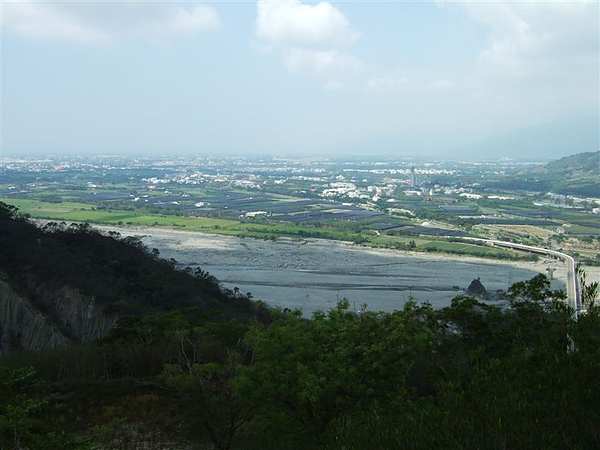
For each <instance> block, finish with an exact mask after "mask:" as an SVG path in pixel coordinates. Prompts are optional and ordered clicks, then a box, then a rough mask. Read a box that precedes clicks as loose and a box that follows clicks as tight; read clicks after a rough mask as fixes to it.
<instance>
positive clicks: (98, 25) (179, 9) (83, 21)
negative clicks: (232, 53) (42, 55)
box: [3, 2, 221, 44]
mask: <svg viewBox="0 0 600 450" xmlns="http://www.w3.org/2000/svg"><path fill="white" fill-rule="evenodd" d="M3 8H4V10H3V12H4V20H3V22H4V24H3V26H4V27H6V29H7V30H9V31H11V32H13V33H16V34H19V35H22V36H26V37H31V38H40V39H56V40H66V41H71V42H78V43H83V44H106V43H110V42H114V41H116V40H119V39H122V38H143V39H147V40H150V41H153V42H157V43H163V42H164V41H165V40H167V39H169V38H171V37H173V36H190V35H194V34H196V33H198V32H201V31H209V30H215V29H218V28H220V26H221V21H220V19H219V16H218V14H217V12H216V11H215V9H214V8H213V7H211V6H207V5H202V4H195V5H193V6H187V5H186V6H182V5H177V4H174V3H127V2H113V3H98V2H90V3H88V2H79V3H45V2H41V3H30V2H15V3H5V4H4V5H3Z"/></svg>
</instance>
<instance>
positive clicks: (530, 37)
mask: <svg viewBox="0 0 600 450" xmlns="http://www.w3.org/2000/svg"><path fill="white" fill-rule="evenodd" d="M458 7H459V8H461V9H462V10H463V11H465V12H466V13H467V14H468V15H469V16H470V17H471V18H472V19H473V20H474V21H476V22H478V23H480V24H482V25H483V26H484V27H485V28H486V29H487V32H488V41H489V43H488V46H487V47H486V48H485V49H482V51H481V53H480V55H479V61H478V62H479V64H480V66H481V67H483V68H486V67H487V68H491V69H492V70H496V71H497V70H501V71H502V72H501V73H500V75H501V76H517V77H522V76H525V77H527V76H537V75H539V72H540V70H546V71H548V70H552V69H561V68H562V67H564V66H565V65H569V68H570V70H577V67H574V66H573V64H575V65H579V64H581V63H584V64H585V63H586V61H587V62H588V63H589V62H590V61H591V60H595V61H597V58H598V33H599V31H598V27H599V18H598V3H597V2H590V1H569V2H566V1H565V2H541V1H540V2H536V1H533V2H490V3H488V2H478V3H461V4H459V6H458ZM585 68H586V67H585V66H580V67H579V69H583V70H585Z"/></svg>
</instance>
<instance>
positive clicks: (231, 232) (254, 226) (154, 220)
mask: <svg viewBox="0 0 600 450" xmlns="http://www.w3.org/2000/svg"><path fill="white" fill-rule="evenodd" d="M0 201H1V202H4V203H8V204H12V205H14V206H16V207H17V208H19V210H20V211H21V212H22V213H23V214H28V215H30V216H31V217H32V218H34V219H47V220H56V221H65V222H88V223H94V224H101V225H115V226H146V227H165V228H171V229H173V228H174V229H185V230H187V231H198V232H203V233H211V234H219V235H228V236H239V237H249V238H255V239H276V238H278V237H292V238H298V239H304V238H319V239H332V240H341V241H351V242H356V243H359V244H362V245H366V246H371V247H384V248H395V249H403V250H414V251H422V252H443V253H452V254H462V255H470V256H479V257H486V258H499V259H529V256H523V255H519V254H517V253H515V252H511V251H509V250H504V249H499V248H490V247H485V246H477V245H473V244H464V243H461V242H449V241H447V240H444V239H435V238H423V237H412V236H411V237H408V236H389V235H385V234H376V233H374V232H369V231H366V230H360V229H359V228H360V227H358V226H357V224H356V223H354V224H350V223H344V222H342V226H337V227H336V226H335V225H333V224H329V226H327V227H319V228H316V227H306V226H299V225H290V224H286V223H260V222H257V223H255V222H252V221H249V222H240V221H235V220H225V219H216V218H209V217H186V216H176V215H165V214H149V213H147V212H144V211H124V210H118V209H114V210H105V209H96V207H95V206H93V205H89V204H85V203H75V202H62V203H49V202H42V201H38V200H28V199H12V198H0Z"/></svg>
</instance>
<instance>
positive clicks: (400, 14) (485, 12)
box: [0, 0, 600, 155]
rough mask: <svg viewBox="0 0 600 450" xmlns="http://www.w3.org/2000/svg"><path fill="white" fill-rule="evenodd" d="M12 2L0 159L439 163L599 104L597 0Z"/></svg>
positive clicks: (6, 29) (6, 23)
mask: <svg viewBox="0 0 600 450" xmlns="http://www.w3.org/2000/svg"><path fill="white" fill-rule="evenodd" d="M0 5H1V6H0V8H1V13H2V94H3V95H2V131H3V135H2V144H3V152H4V154H5V155H27V154H44V153H69V154H87V153H103V154H115V153H133V154H145V153H154V154H164V153H192V152H194V153H199V154H207V153H210V154H220V153H221V154H249V153H258V154H284V153H304V154H344V153H363V154H364V153H380V152H384V151H390V150H394V149H397V151H398V152H401V151H407V150H410V151H416V152H421V151H423V152H430V153H438V154H443V153H444V152H446V153H447V152H450V151H452V149H453V148H454V147H456V146H460V145H463V144H466V143H468V142H470V141H473V140H475V139H478V138H482V137H485V136H487V135H490V134H494V133H497V132H502V131H504V130H509V129H514V128H519V127H527V126H531V125H535V124H540V123H544V122H548V121H555V120H562V119H567V118H571V117H574V116H576V117H579V116H586V115H593V114H596V115H597V114H598V109H599V87H598V84H599V82H598V79H599V76H600V74H599V62H598V60H599V28H600V27H599V3H598V2H597V1H581V2H579V1H559V2H552V1H543V2H542V1H539V2H538V1H528V2H508V1H506V2H503V1H494V2H485V1H484V2H449V1H437V2H426V1H411V2H406V1H396V2H393V1H392V2H390V1H385V2H376V1H368V2H342V1H336V2H321V3H316V2H301V1H297V0H284V1H258V2H256V1H236V2H204V3H198V2H185V3H183V2H170V1H162V2H120V1H111V2H108V1H96V2H87V1H85V0H84V1H77V2H31V3H29V2H25V1H18V2H14V3H10V2H9V0H4V1H3V2H2V3H1V4H0Z"/></svg>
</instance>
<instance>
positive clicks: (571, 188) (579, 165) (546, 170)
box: [526, 151, 600, 197]
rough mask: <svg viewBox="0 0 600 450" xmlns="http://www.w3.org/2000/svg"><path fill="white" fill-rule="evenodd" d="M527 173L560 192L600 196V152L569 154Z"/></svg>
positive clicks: (546, 187)
mask: <svg viewBox="0 0 600 450" xmlns="http://www.w3.org/2000/svg"><path fill="white" fill-rule="evenodd" d="M526 175H527V176H530V177H532V178H533V179H535V182H536V183H539V184H540V185H541V186H544V188H545V190H548V191H553V192H555V193H558V194H564V195H578V196H583V197H600V152H598V151H596V152H587V153H579V154H576V155H572V156H567V157H564V158H561V159H558V160H556V161H552V162H549V163H548V164H546V165H545V166H543V167H539V168H536V169H533V170H531V171H530V173H528V174H526Z"/></svg>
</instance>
